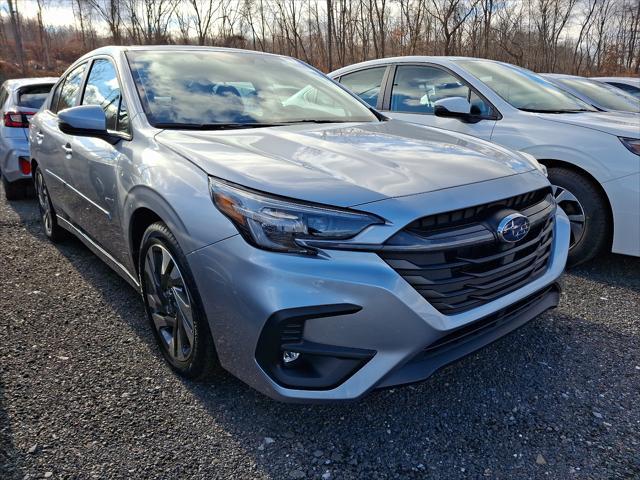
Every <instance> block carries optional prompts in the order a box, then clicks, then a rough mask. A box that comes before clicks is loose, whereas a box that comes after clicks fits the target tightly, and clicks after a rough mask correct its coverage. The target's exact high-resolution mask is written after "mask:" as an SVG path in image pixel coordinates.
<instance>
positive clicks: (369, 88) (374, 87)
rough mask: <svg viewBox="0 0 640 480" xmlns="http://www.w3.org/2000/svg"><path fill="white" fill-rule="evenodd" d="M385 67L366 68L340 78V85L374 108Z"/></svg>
mask: <svg viewBox="0 0 640 480" xmlns="http://www.w3.org/2000/svg"><path fill="white" fill-rule="evenodd" d="M386 69H387V67H386V66H385V67H375V68H368V69H366V70H360V71H359V72H354V73H348V74H346V75H343V76H342V77H340V83H341V84H343V85H344V86H345V87H347V88H348V89H349V90H351V91H352V92H353V93H355V94H356V95H358V96H359V97H360V98H361V99H362V100H364V101H365V102H367V103H368V104H369V105H371V106H372V107H374V108H375V106H376V104H377V103H378V95H380V87H381V85H382V78H383V77H384V72H385V71H386Z"/></svg>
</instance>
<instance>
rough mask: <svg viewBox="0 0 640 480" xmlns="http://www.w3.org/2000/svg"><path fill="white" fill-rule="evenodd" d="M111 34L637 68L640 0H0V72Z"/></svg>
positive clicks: (593, 70) (314, 54)
mask: <svg viewBox="0 0 640 480" xmlns="http://www.w3.org/2000/svg"><path fill="white" fill-rule="evenodd" d="M61 15H62V16H63V17H64V18H60V16H61ZM108 44H123V45H124V44H196V45H217V46H226V47H237V48H247V49H254V50H261V51H267V52H275V53H281V54H286V55H291V56H294V57H298V58H300V59H302V60H304V61H306V62H308V63H310V64H312V65H315V66H316V67H318V68H320V69H321V70H323V71H325V72H327V71H330V70H333V69H335V68H338V67H340V66H343V65H348V64H350V63H354V62H359V61H362V60H367V59H372V58H379V57H388V56H396V55H464V56H473V57H485V58H492V59H497V60H503V61H507V62H510V63H515V64H517V65H521V66H524V67H526V68H529V69H531V70H534V71H538V72H564V73H575V74H580V75H585V76H589V75H595V74H624V75H628V74H631V75H637V74H638V73H639V72H640V1H638V0H351V1H349V0H0V80H3V79H4V78H12V77H18V76H43V75H50V74H51V75H55V74H60V73H62V72H63V71H64V70H65V69H66V68H67V66H68V65H69V63H71V62H72V61H74V60H75V59H76V58H78V57H79V56H80V55H82V54H83V53H85V52H87V51H89V50H92V49H94V48H96V47H99V46H102V45H108Z"/></svg>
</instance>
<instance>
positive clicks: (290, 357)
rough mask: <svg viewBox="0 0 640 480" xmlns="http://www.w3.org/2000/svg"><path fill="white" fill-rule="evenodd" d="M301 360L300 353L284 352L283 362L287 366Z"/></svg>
mask: <svg viewBox="0 0 640 480" xmlns="http://www.w3.org/2000/svg"><path fill="white" fill-rule="evenodd" d="M298 358H300V354H299V353H298V352H292V351H291V350H285V351H284V352H282V361H283V362H284V364H285V365H287V364H289V363H292V362H295V361H296V360H298Z"/></svg>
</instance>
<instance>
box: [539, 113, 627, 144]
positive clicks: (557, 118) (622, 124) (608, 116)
mask: <svg viewBox="0 0 640 480" xmlns="http://www.w3.org/2000/svg"><path fill="white" fill-rule="evenodd" d="M536 115H538V116H539V117H541V118H543V119H544V120H548V121H550V122H554V123H564V124H570V125H576V126H579V127H585V128H590V129H592V130H598V131H601V132H605V133H609V134H611V135H617V136H621V137H633V138H638V137H640V114H637V113H632V112H581V113H557V114H552V113H538V114H536Z"/></svg>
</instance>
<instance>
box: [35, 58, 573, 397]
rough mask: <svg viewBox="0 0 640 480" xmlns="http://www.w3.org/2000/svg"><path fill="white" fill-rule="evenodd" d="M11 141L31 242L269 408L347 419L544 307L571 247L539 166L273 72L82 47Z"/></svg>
mask: <svg viewBox="0 0 640 480" xmlns="http://www.w3.org/2000/svg"><path fill="white" fill-rule="evenodd" d="M30 137H31V140H32V144H31V145H32V147H31V157H32V162H33V169H34V172H35V173H34V174H35V181H36V186H37V193H38V198H39V203H40V207H41V213H42V219H43V222H44V229H45V232H46V234H47V235H48V236H49V237H50V238H51V239H52V240H57V239H59V238H60V237H61V234H63V233H64V231H68V232H72V233H73V234H75V235H76V236H78V237H79V238H80V239H81V240H82V241H83V242H84V243H85V244H86V245H87V246H89V247H90V248H91V249H92V250H93V251H94V252H95V253H96V254H97V255H98V256H100V257H101V258H102V259H104V260H105V261H106V262H107V263H108V264H109V265H110V266H111V267H112V268H114V269H115V270H116V271H117V272H118V273H119V274H120V275H122V276H123V277H124V278H125V279H126V280H128V281H129V283H131V284H132V285H133V286H134V287H135V288H136V289H140V291H141V292H142V296H143V300H144V303H145V307H146V311H147V313H148V317H149V320H150V324H151V326H152V328H153V331H154V332H155V336H156V339H157V341H158V344H159V346H160V349H161V351H162V353H163V355H164V357H165V358H166V360H167V361H168V363H169V364H170V365H171V367H173V369H174V370H175V371H177V372H178V373H180V374H181V375H184V376H186V377H188V378H202V377H203V376H206V375H207V373H208V372H209V371H210V370H211V368H212V367H213V366H214V365H216V362H217V361H219V363H220V364H221V365H222V366H223V367H224V368H226V369H227V370H229V371H230V372H232V373H233V374H234V375H236V376H237V377H239V378H240V379H242V380H243V381H245V382H247V383H248V384H250V385H251V386H253V387H255V388H256V389H258V390H259V391H261V392H264V393H265V394H267V395H270V396H272V397H274V398H277V399H281V400H291V401H293V400H295V401H323V400H324V401H328V400H344V399H354V398H358V397H361V396H362V395H364V394H366V393H367V392H369V391H370V390H372V389H374V388H378V387H383V386H390V385H397V384H404V383H408V382H414V381H418V380H421V379H424V378H426V377H428V376H429V375H430V374H431V373H433V372H434V371H435V370H436V369H438V368H440V367H441V366H443V365H446V364H448V363H450V362H452V361H454V360H456V359H458V358H460V357H462V356H464V355H466V354H468V353H470V352H472V351H475V350H476V349H478V348H480V347H482V346H484V345H486V344H488V343H490V342H492V341H494V340H496V339H497V338H499V337H501V336H503V335H505V334H506V333H508V332H510V331H512V330H514V329H515V328H517V327H519V326H521V325H523V324H524V323H525V322H527V321H529V320H531V319H532V318H534V317H535V316H536V315H538V314H540V313H541V312H543V311H545V310H547V309H549V308H552V307H554V306H555V305H556V304H557V303H558V299H559V291H558V287H557V285H556V280H557V279H558V277H559V276H560V274H561V272H562V270H563V268H564V265H565V262H566V259H567V252H568V244H569V229H570V227H569V221H568V219H567V217H566V215H565V214H564V213H563V212H562V211H561V210H560V209H557V208H556V204H555V201H554V198H553V195H552V194H551V188H550V185H549V182H548V181H547V178H546V176H545V173H544V168H543V167H541V166H540V165H539V164H538V163H537V162H536V161H535V160H533V158H532V157H531V156H528V155H526V154H519V153H515V152H512V151H510V150H508V149H506V148H503V147H499V146H495V145H492V144H490V143H488V142H485V141H482V140H478V139H474V138H472V137H469V136H466V135H463V134H457V133H451V132H445V131H442V130H438V129H434V128H429V127H423V126H417V125H410V124H405V123H403V122H400V121H396V120H388V119H386V118H385V117H383V116H381V115H380V114H379V113H377V112H376V111H374V110H372V109H371V108H370V107H369V106H368V105H366V103H364V102H363V101H361V100H359V99H358V98H357V97H355V96H354V95H352V94H351V93H349V92H348V91H347V90H346V89H344V88H342V87H341V86H339V85H338V84H336V83H334V82H333V81H332V80H330V79H328V78H327V77H325V76H324V75H322V74H321V73H320V72H318V71H316V70H315V69H313V68H310V67H308V66H307V65H305V64H303V63H302V62H300V61H298V60H295V59H292V58H287V57H282V56H276V55H269V54H261V53H256V52H247V51H241V50H229V49H216V48H205V47H182V46H180V47H108V48H103V49H99V50H96V51H94V52H91V53H89V54H87V55H85V56H84V57H82V58H81V59H80V60H78V61H77V62H75V63H74V64H73V65H72V66H71V67H70V68H69V70H68V71H67V72H66V73H65V74H64V75H63V76H62V79H61V80H60V81H59V82H58V84H57V85H56V87H55V89H54V90H53V92H52V94H51V96H50V98H49V99H48V101H47V103H46V105H45V108H43V110H42V111H41V112H39V113H38V114H37V115H36V116H35V118H34V119H33V120H32V122H31V129H30ZM63 229H64V230H63ZM96 320H97V321H99V319H96ZM216 359H217V360H216Z"/></svg>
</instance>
